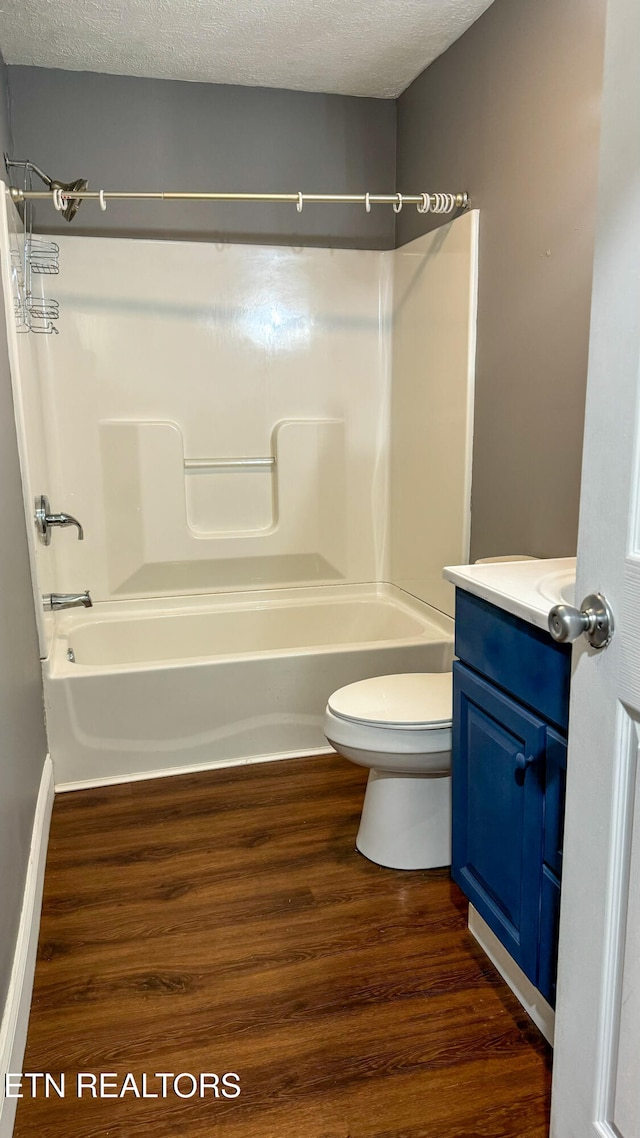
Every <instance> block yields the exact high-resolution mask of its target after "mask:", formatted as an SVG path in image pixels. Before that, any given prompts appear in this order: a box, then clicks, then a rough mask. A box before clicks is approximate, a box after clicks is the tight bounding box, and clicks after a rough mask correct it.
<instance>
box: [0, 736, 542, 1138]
mask: <svg viewBox="0 0 640 1138" xmlns="http://www.w3.org/2000/svg"><path fill="white" fill-rule="evenodd" d="M365 779H366V771H363V770H360V769H359V768H357V767H355V766H353V765H352V764H350V763H348V762H344V761H343V760H341V759H338V758H319V759H313V760H298V761H294V762H277V763H269V764H262V765H259V766H251V767H240V768H234V769H231V770H223V771H214V772H209V773H205V774H197V775H188V776H184V777H179V778H167V779H158V780H156V781H153V782H138V783H134V784H130V785H127V786H116V787H109V788H105V789H103V790H99V791H85V792H77V793H73V794H67V795H62V796H60V797H59V798H57V800H56V804H55V808H54V815H53V825H52V835H51V844H50V851H49V859H48V863H47V875H46V882H45V898H44V912H43V920H42V929H41V938H40V948H39V960H38V965H37V971H36V981H35V992H34V1001H33V1008H32V1013H31V1021H30V1027H29V1038H28V1045H27V1054H26V1058H25V1066H24V1070H25V1071H32V1072H34V1071H35V1072H45V1071H47V1072H51V1073H53V1074H56V1075H57V1074H58V1073H59V1072H60V1071H64V1072H65V1073H66V1080H67V1081H66V1095H65V1098H64V1099H58V1098H57V1097H55V1095H54V1096H53V1097H50V1098H49V1099H45V1098H44V1097H42V1091H41V1089H40V1091H39V1094H38V1096H37V1097H36V1098H35V1099H34V1098H31V1097H25V1098H23V1099H22V1100H21V1101H20V1103H19V1107H18V1116H17V1126H16V1138H31V1136H34V1135H39V1136H42V1138H54V1136H55V1138H63V1136H64V1138H72V1136H73V1138H107V1136H109V1138H139V1136H140V1138H141V1136H142V1135H145V1136H147V1138H161V1136H162V1138H164V1136H166V1138H169V1136H171V1138H177V1136H181V1138H204V1136H205V1135H206V1136H207V1138H209V1136H210V1135H211V1134H212V1132H213V1129H214V1127H215V1133H216V1134H219V1135H221V1138H543V1136H544V1135H546V1133H547V1115H548V1099H549V1080H550V1073H549V1072H550V1056H549V1049H548V1048H547V1046H546V1044H545V1043H544V1041H543V1040H542V1038H541V1036H540V1035H539V1034H538V1032H537V1031H536V1029H535V1028H534V1027H533V1025H532V1024H531V1022H530V1021H529V1019H528V1018H527V1016H526V1015H525V1013H524V1012H523V1011H522V1009H521V1008H520V1005H519V1004H518V1003H517V1001H516V1000H515V999H514V998H513V996H512V995H511V993H510V992H509V990H508V989H507V988H506V986H505V985H504V984H503V982H502V981H501V979H500V978H499V977H498V976H497V974H496V973H495V972H494V970H493V968H492V966H491V964H490V963H489V961H488V960H487V959H486V957H485V956H484V955H483V953H481V952H480V950H479V949H478V948H477V946H475V942H474V941H473V939H472V938H471V936H470V935H469V933H468V932H467V931H466V902H465V899H464V898H463V897H462V894H461V893H459V891H458V890H457V888H456V887H455V886H454V885H453V884H452V883H451V881H450V879H449V876H448V873H446V872H445V871H442V870H435V871H431V872H413V873H401V872H397V871H393V870H387V869H382V868H380V867H379V866H376V865H372V864H371V863H370V862H368V861H366V859H365V858H363V857H361V856H360V855H359V854H358V853H356V852H355V851H354V837H355V833H356V830H357V823H358V816H359V812H360V806H361V802H362V795H363V790H364V783H365ZM78 1071H83V1072H90V1073H99V1072H115V1073H116V1075H117V1076H118V1079H119V1082H116V1085H117V1087H118V1088H120V1087H121V1084H122V1080H123V1079H124V1076H125V1075H126V1074H127V1073H128V1072H132V1073H133V1074H134V1075H136V1078H137V1086H138V1088H139V1089H140V1084H141V1074H142V1072H147V1073H148V1075H149V1076H152V1075H153V1074H155V1073H156V1072H168V1073H170V1072H171V1073H174V1074H178V1073H181V1072H188V1073H191V1074H196V1075H197V1074H199V1073H200V1072H212V1073H217V1074H219V1075H222V1074H224V1073H225V1072H237V1073H238V1074H239V1076H240V1085H241V1094H240V1097H239V1098H237V1099H224V1098H222V1097H220V1098H214V1097H213V1094H212V1092H209V1095H208V1097H206V1098H204V1099H201V1098H199V1097H194V1098H190V1099H184V1100H182V1099H180V1098H178V1097H177V1096H176V1095H175V1094H174V1093H173V1092H172V1090H171V1089H170V1087H171V1084H169V1094H168V1097H167V1098H165V1099H162V1098H159V1099H137V1098H135V1097H134V1094H133V1091H131V1092H130V1093H127V1094H126V1096H125V1097H124V1098H122V1099H120V1098H118V1099H90V1098H86V1097H83V1098H82V1099H78V1098H77V1097H76V1090H75V1078H76V1073H77V1072H78ZM158 1086H159V1084H157V1083H154V1082H153V1081H152V1080H151V1079H149V1080H148V1083H147V1089H148V1091H150V1090H157V1089H158ZM180 1086H181V1089H182V1090H183V1092H184V1091H188V1090H189V1082H188V1080H186V1081H184V1082H183V1083H182V1084H181V1085H180ZM23 1089H25V1088H23ZM27 1091H28V1089H27Z"/></svg>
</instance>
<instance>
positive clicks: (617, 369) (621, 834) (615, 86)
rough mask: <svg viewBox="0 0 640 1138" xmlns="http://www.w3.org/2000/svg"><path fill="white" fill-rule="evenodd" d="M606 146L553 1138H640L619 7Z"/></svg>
mask: <svg viewBox="0 0 640 1138" xmlns="http://www.w3.org/2000/svg"><path fill="white" fill-rule="evenodd" d="M602 132H603V133H602V144H601V156H600V162H601V167H600V189H599V195H600V197H599V217H598V233H597V245H596V259H595V276H594V292H593V304H592V325H591V340H590V357H589V382H588V389H587V413H586V426H585V450H584V461H583V482H582V497H581V514H580V536H579V545H578V581H577V600H578V601H581V600H582V598H583V597H584V596H585V595H586V594H588V593H593V592H602V593H604V594H605V596H606V597H607V599H608V600H609V602H610V604H611V606H612V608H613V611H614V615H615V619H616V629H615V633H614V637H613V640H612V642H611V644H610V645H609V647H608V648H605V649H603V650H601V651H600V652H593V651H592V650H591V649H589V647H588V645H587V644H586V642H584V639H583V638H582V641H581V642H578V643H577V644H576V646H575V648H574V657H573V668H574V674H573V681H572V688H571V718H570V727H569V740H570V741H569V758H568V787H567V816H566V830H565V859H564V870H563V895H562V912H561V918H560V962H559V978H558V1008H557V1019H556V1047H555V1057H554V1076H553V1094H552V1118H551V1134H552V1138H596V1136H598V1138H604V1136H607V1138H614V1136H615V1138H640V778H637V777H636V774H637V768H638V746H639V738H640V493H639V492H638V491H639V490H640V426H639V422H638V412H639V401H638V391H639V388H640V3H639V0H609V3H608V16H607V44H606V62H605V93H604V107H603V127H602ZM579 176H580V175H579V171H576V177H577V179H578V180H579ZM576 208H579V207H576ZM566 223H567V225H570V224H571V217H570V216H568V217H567V219H566Z"/></svg>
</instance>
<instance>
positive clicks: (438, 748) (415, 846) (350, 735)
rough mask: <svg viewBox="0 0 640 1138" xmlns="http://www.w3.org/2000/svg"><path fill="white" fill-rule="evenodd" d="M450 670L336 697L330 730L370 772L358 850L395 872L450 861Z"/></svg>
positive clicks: (350, 688) (381, 681)
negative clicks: (395, 870)
mask: <svg viewBox="0 0 640 1138" xmlns="http://www.w3.org/2000/svg"><path fill="white" fill-rule="evenodd" d="M451 716H452V676H451V672H415V673H407V674H406V675H399V676H376V677H374V678H373V679H370V680H360V681H359V682H358V683H355V684H348V685H347V687H344V688H339V690H338V691H336V692H334V693H333V695H332V696H330V697H329V702H328V704H327V709H326V711H325V718H324V733H325V735H326V737H327V739H328V740H329V742H330V743H331V746H332V747H334V748H335V750H336V751H337V752H338V754H339V755H343V756H344V757H345V758H346V759H351V761H352V762H354V763H358V764H359V766H363V767H370V768H371V769H370V772H369V781H368V783H367V791H366V794H365V798H364V805H363V807H362V817H361V819H360V829H359V830H358V836H357V838H356V847H357V849H359V851H360V853H362V854H364V856H365V857H367V858H369V860H370V861H374V862H377V864H378V865H385V866H389V867H390V868H391V869H433V868H435V867H436V866H445V865H450V864H451Z"/></svg>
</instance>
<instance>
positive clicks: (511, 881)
mask: <svg viewBox="0 0 640 1138" xmlns="http://www.w3.org/2000/svg"><path fill="white" fill-rule="evenodd" d="M453 667H454V711H453V725H454V726H453V786H452V792H453V835H452V837H453V841H452V847H453V848H452V874H453V878H454V880H455V881H456V882H457V883H458V885H459V886H460V888H461V889H462V890H463V891H464V892H465V893H466V895H467V897H468V898H469V900H470V901H471V902H472V904H473V905H475V907H476V909H477V910H478V912H479V913H480V915H481V916H482V917H483V918H484V920H485V921H486V922H487V924H488V925H489V927H490V928H491V929H493V931H494V933H495V934H496V936H497V937H498V938H499V939H500V941H501V942H502V944H504V946H505V948H506V949H507V951H508V952H509V953H510V954H511V956H512V957H513V959H514V960H515V961H516V963H517V964H519V965H520V967H521V968H522V970H523V971H524V972H525V974H526V975H527V976H528V977H529V979H530V980H531V981H532V983H534V984H535V983H536V982H537V967H538V939H539V918H540V890H541V878H542V840H543V804H544V787H543V781H542V779H543V776H544V752H545V740H546V725H545V724H544V722H543V721H542V720H541V719H539V718H538V717H537V716H535V715H533V714H532V713H531V712H529V711H527V710H525V708H523V707H521V705H520V704H518V703H516V702H515V700H512V699H511V698H510V697H509V696H506V695H504V694H503V693H502V692H500V691H498V690H497V689H496V688H495V687H494V686H493V685H492V684H490V683H487V681H486V680H484V679H482V677H481V676H478V675H477V674H476V673H475V672H473V671H471V669H470V668H467V667H465V665H464V664H460V663H455V664H454V666H453Z"/></svg>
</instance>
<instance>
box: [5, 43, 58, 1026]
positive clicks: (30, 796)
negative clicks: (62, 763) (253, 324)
mask: <svg viewBox="0 0 640 1138" xmlns="http://www.w3.org/2000/svg"><path fill="white" fill-rule="evenodd" d="M3 68H4V65H3V64H2V62H1V57H0V146H2V147H6V146H8V144H9V123H8V118H7V114H6V98H5V85H4V69H3ZM1 289H2V285H1V283H0V314H1V315H0V516H1V517H2V541H0V1018H1V1016H2V1009H3V1007H4V1003H5V998H6V994H7V986H8V983H9V975H10V971H11V965H12V962H13V955H14V951H15V944H16V934H17V931H18V922H19V919H20V910H21V907H22V894H23V889H24V883H25V877H26V872H27V861H28V857H29V846H30V841H31V828H32V825H33V815H34V809H35V804H36V796H37V793H38V786H39V783H40V777H41V774H42V765H43V761H44V757H45V755H46V753H47V743H46V738H45V732H44V717H43V709H42V688H41V680H40V660H39V656H38V644H37V640H36V628H35V618H34V614H33V594H32V592H31V576H30V572H29V558H28V553H27V537H26V532H25V521H24V510H23V506H22V489H21V484H20V470H19V467H18V450H17V443H16V433H15V427H14V418H13V403H12V399H11V382H10V377H9V359H8V355H7V338H6V330H5V322H4V314H3V310H2V292H1Z"/></svg>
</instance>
